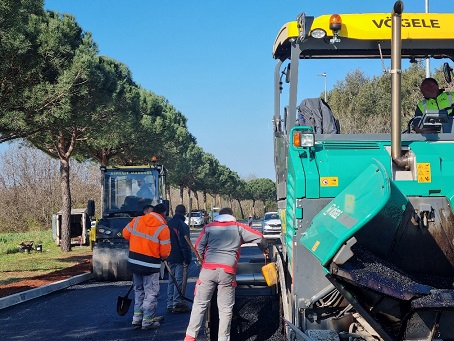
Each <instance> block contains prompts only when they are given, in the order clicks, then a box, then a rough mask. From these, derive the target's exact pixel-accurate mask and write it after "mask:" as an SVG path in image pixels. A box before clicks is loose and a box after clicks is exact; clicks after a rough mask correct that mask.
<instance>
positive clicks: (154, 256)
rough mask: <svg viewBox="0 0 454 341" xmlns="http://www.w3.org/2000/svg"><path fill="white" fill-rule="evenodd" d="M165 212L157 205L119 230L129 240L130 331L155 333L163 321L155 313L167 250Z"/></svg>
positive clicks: (161, 206) (168, 235)
mask: <svg viewBox="0 0 454 341" xmlns="http://www.w3.org/2000/svg"><path fill="white" fill-rule="evenodd" d="M166 210H167V208H166V206H165V205H164V204H158V205H156V206H155V207H154V209H153V212H150V213H147V214H145V215H143V216H139V217H136V218H134V219H133V220H132V221H131V222H130V223H129V224H128V225H126V227H125V228H124V229H123V237H124V238H125V239H127V240H129V258H128V269H129V270H131V272H132V274H133V284H134V296H135V300H134V316H133V319H132V326H133V327H134V328H142V329H156V328H159V327H160V323H159V322H161V321H162V320H163V317H162V316H155V313H156V305H157V298H158V295H159V272H160V269H161V260H163V259H166V258H167V257H169V255H170V249H171V244H170V230H169V228H168V226H167V222H166V218H165V217H166Z"/></svg>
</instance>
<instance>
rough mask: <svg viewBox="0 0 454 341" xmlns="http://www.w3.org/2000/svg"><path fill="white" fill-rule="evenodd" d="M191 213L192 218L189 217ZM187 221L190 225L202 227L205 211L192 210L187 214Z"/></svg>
mask: <svg viewBox="0 0 454 341" xmlns="http://www.w3.org/2000/svg"><path fill="white" fill-rule="evenodd" d="M189 215H190V218H191V219H189ZM185 223H186V224H188V225H189V226H197V227H202V226H203V225H204V218H203V213H202V212H201V211H192V212H191V213H190V214H189V213H188V214H187V215H186V219H185Z"/></svg>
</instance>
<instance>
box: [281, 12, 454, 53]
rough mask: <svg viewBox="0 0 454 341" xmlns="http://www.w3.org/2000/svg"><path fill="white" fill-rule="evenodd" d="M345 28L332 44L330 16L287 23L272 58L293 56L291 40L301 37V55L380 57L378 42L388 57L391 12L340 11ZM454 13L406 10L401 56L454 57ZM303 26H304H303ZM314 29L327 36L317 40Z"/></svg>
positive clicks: (303, 17) (343, 27) (403, 19)
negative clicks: (360, 12)
mask: <svg viewBox="0 0 454 341" xmlns="http://www.w3.org/2000/svg"><path fill="white" fill-rule="evenodd" d="M340 16H341V18H342V27H341V29H340V31H339V34H338V37H339V38H340V42H337V43H335V44H331V43H330V42H329V40H330V38H331V37H333V32H332V31H331V30H330V28H329V19H330V17H331V15H322V16H319V17H306V16H304V15H303V16H302V20H301V21H292V22H288V23H287V24H285V25H284V26H283V27H282V28H281V30H280V31H279V33H278V35H277V37H276V40H275V42H274V46H273V57H274V58H276V59H287V58H289V57H290V41H291V40H292V39H294V38H298V37H299V38H298V41H299V43H300V45H301V48H302V50H303V51H302V53H301V58H342V57H343V58H346V57H350V58H377V57H379V56H380V55H379V50H378V44H379V43H380V46H381V48H382V53H383V56H384V57H386V56H389V52H390V43H391V15H390V14H389V13H373V14H340ZM453 23H454V14H440V13H403V14H402V56H403V57H405V56H408V57H410V56H413V57H415V58H419V57H426V56H433V57H447V56H448V57H451V59H452V58H453V56H454V24H453ZM300 27H301V29H300ZM314 29H322V30H324V31H325V32H326V34H327V36H326V37H324V38H321V39H316V38H313V37H312V36H311V32H312V31H313V30H314Z"/></svg>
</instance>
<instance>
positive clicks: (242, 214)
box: [236, 199, 244, 219]
mask: <svg viewBox="0 0 454 341" xmlns="http://www.w3.org/2000/svg"><path fill="white" fill-rule="evenodd" d="M236 200H237V201H238V205H239V206H240V212H241V219H244V211H243V206H241V200H240V199H236Z"/></svg>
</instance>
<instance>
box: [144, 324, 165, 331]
mask: <svg viewBox="0 0 454 341" xmlns="http://www.w3.org/2000/svg"><path fill="white" fill-rule="evenodd" d="M160 326H161V324H160V323H159V322H151V323H150V324H143V325H142V330H148V329H158V328H159V327H160Z"/></svg>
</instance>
